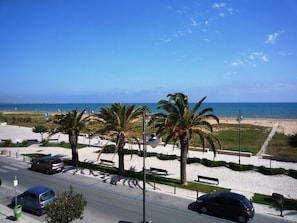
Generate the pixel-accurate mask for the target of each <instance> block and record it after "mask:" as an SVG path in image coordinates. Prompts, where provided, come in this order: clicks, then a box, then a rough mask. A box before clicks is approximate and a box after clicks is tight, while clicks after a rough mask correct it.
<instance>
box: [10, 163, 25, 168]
mask: <svg viewBox="0 0 297 223" xmlns="http://www.w3.org/2000/svg"><path fill="white" fill-rule="evenodd" d="M10 165H11V166H15V167H19V168H26V167H28V163H11V164H10Z"/></svg>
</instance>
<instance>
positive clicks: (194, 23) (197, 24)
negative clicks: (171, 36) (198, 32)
mask: <svg viewBox="0 0 297 223" xmlns="http://www.w3.org/2000/svg"><path fill="white" fill-rule="evenodd" d="M190 25H191V26H194V27H197V26H199V23H198V22H197V21H196V20H195V19H194V18H191V23H190Z"/></svg>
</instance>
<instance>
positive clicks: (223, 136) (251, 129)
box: [214, 123, 272, 155]
mask: <svg viewBox="0 0 297 223" xmlns="http://www.w3.org/2000/svg"><path fill="white" fill-rule="evenodd" d="M214 126H215V129H216V132H215V135H216V136H217V137H218V138H219V139H220V140H221V143H222V147H223V149H227V150H234V151H238V140H239V138H238V137H239V133H238V124H224V123H223V124H219V125H214ZM271 129H272V128H271V127H265V126H257V125H250V124H241V125H240V146H241V151H242V152H250V153H252V154H253V155H256V154H257V152H258V151H259V149H260V148H261V146H262V145H263V143H264V142H265V140H266V138H267V136H268V135H269V133H270V131H271Z"/></svg>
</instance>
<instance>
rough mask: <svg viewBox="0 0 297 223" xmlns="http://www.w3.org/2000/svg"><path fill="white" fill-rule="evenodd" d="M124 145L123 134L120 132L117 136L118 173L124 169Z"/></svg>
mask: <svg viewBox="0 0 297 223" xmlns="http://www.w3.org/2000/svg"><path fill="white" fill-rule="evenodd" d="M124 146H125V136H124V135H123V134H120V135H119V136H118V147H119V148H118V156H119V174H121V173H124V171H125V165H124V155H125V154H124Z"/></svg>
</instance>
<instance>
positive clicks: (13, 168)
mask: <svg viewBox="0 0 297 223" xmlns="http://www.w3.org/2000/svg"><path fill="white" fill-rule="evenodd" d="M2 168H5V169H9V170H18V169H19V168H15V167H12V166H2Z"/></svg>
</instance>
